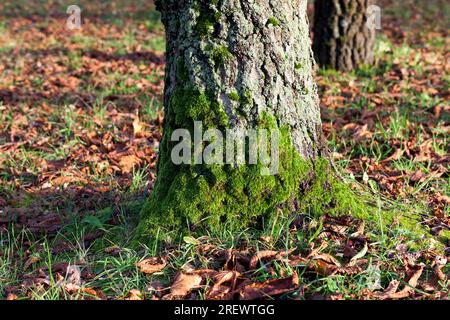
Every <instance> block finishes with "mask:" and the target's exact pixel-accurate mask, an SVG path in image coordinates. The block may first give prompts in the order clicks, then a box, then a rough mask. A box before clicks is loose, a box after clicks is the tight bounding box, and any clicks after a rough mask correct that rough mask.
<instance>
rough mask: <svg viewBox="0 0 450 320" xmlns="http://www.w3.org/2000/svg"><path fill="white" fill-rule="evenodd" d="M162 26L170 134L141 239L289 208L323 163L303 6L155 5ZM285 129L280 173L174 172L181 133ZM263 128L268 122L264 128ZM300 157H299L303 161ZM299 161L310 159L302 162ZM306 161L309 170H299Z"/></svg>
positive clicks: (197, 0)
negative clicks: (196, 127) (199, 127)
mask: <svg viewBox="0 0 450 320" xmlns="http://www.w3.org/2000/svg"><path fill="white" fill-rule="evenodd" d="M156 4H157V8H158V10H160V11H161V13H162V21H163V23H164V25H165V28H166V40H167V49H166V63H167V65H166V76H165V93H164V111H165V119H164V122H165V123H164V136H163V141H162V143H161V148H160V151H159V152H160V154H159V164H158V174H157V182H156V185H155V188H154V190H153V194H152V196H151V198H150V200H149V201H148V202H147V204H146V206H145V207H144V209H143V217H142V221H143V222H141V224H140V227H141V232H144V233H153V234H154V233H155V232H156V231H155V230H156V229H157V228H160V227H162V228H163V229H165V230H166V231H167V230H168V231H170V230H177V228H184V227H188V228H189V230H191V231H192V230H197V228H198V227H199V226H200V225H202V224H205V223H206V224H207V225H208V227H211V226H213V225H215V224H220V223H225V224H228V223H232V222H233V223H234V222H236V221H237V222H238V223H239V226H241V227H246V226H249V225H252V224H254V223H258V221H259V222H260V219H261V217H263V218H264V217H270V216H271V215H273V213H275V212H276V210H277V209H278V208H280V207H282V206H286V205H287V203H290V205H293V204H292V203H293V199H294V200H295V199H296V198H297V197H298V194H299V193H300V191H301V190H300V189H301V188H302V186H303V188H306V187H305V185H306V184H307V181H309V180H311V181H312V179H313V178H312V177H311V174H310V173H309V172H310V169H311V166H312V165H310V164H311V163H314V162H315V159H317V158H318V157H320V156H321V151H322V140H321V132H322V129H321V119H320V110H319V103H318V96H317V90H316V85H315V82H314V78H313V69H314V59H313V53H312V49H311V43H310V38H309V26H308V20H307V15H306V5H307V1H306V0H267V1H255V0H212V1H206V0H159V1H157V2H156ZM267 118H269V119H272V120H270V121H268V122H270V123H271V125H270V128H271V129H274V128H275V127H276V128H277V129H281V130H282V132H283V134H282V143H281V145H280V169H279V172H278V173H277V174H276V175H271V176H262V175H261V174H260V171H259V170H256V169H255V168H258V165H249V164H246V165H236V164H235V165H229V164H224V165H222V166H220V165H206V164H196V165H183V164H182V165H175V164H174V163H173V161H172V160H171V158H170V155H171V151H172V150H173V147H174V144H175V143H174V142H172V141H171V134H172V133H173V132H174V130H175V129H179V128H186V129H188V130H189V131H190V132H192V131H193V123H194V121H202V123H203V125H204V127H205V128H218V129H219V130H222V131H223V130H225V129H229V128H242V129H251V128H261V126H266V127H267V121H266V122H264V121H262V119H267ZM261 123H265V124H263V125H261ZM300 159H301V160H300ZM301 161H304V163H303V162H301ZM305 163H308V164H307V165H306V166H303V164H305Z"/></svg>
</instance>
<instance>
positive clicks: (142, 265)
mask: <svg viewBox="0 0 450 320" xmlns="http://www.w3.org/2000/svg"><path fill="white" fill-rule="evenodd" d="M166 265H167V261H166V258H162V257H153V258H149V259H145V260H143V261H141V262H138V263H136V266H137V267H138V268H139V269H140V271H141V272H143V273H145V274H153V273H155V272H159V271H162V270H163V269H164V268H165V267H166Z"/></svg>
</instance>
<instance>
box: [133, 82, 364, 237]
mask: <svg viewBox="0 0 450 320" xmlns="http://www.w3.org/2000/svg"><path fill="white" fill-rule="evenodd" d="M217 106H220V104H219V103H217V102H215V101H214V100H212V99H210V98H208V96H207V95H206V94H204V93H201V92H198V91H196V90H192V89H184V90H180V91H178V92H177V93H176V94H174V96H173V97H172V99H171V102H170V106H169V111H170V113H169V120H168V121H169V122H171V121H173V122H174V123H172V124H171V125H174V124H176V126H177V127H183V128H189V129H191V128H192V127H191V125H192V121H193V119H195V120H202V121H207V123H209V125H213V124H217V123H218V122H217V119H215V118H216V117H217V116H218V114H221V111H220V110H217ZM171 119H173V120H171ZM222 124H223V125H224V124H225V123H222ZM255 127H256V128H258V129H267V130H268V131H270V130H279V132H280V134H281V136H280V141H279V170H278V174H277V175H262V174H261V169H262V168H263V165H262V164H255V165H249V164H246V165H240V166H233V165H205V164H202V165H174V164H173V163H172V161H171V159H170V152H171V148H172V147H173V145H172V144H171V142H169V141H168V137H170V134H171V132H168V133H166V134H165V138H164V140H163V142H162V145H161V158H160V162H159V167H158V170H159V171H158V181H157V183H156V185H155V189H154V191H153V193H152V196H151V198H150V199H149V201H148V202H147V203H146V205H145V206H144V208H143V210H142V219H141V223H140V226H139V230H138V233H139V234H140V235H141V236H151V235H155V234H156V233H157V232H158V230H159V229H162V230H163V231H164V232H169V231H176V232H184V233H185V232H194V233H196V232H202V231H203V232H204V231H206V230H214V229H219V228H220V227H221V225H223V224H224V223H226V224H227V225H229V226H230V227H231V228H232V229H234V230H236V229H245V228H248V227H256V228H257V227H258V226H261V224H262V222H263V221H264V220H266V221H267V220H268V219H270V218H271V216H273V215H274V214H275V212H276V211H277V210H278V208H292V207H298V208H299V210H300V211H302V212H304V211H309V212H312V213H314V214H315V215H323V214H336V215H339V214H345V215H347V214H355V215H358V214H362V211H363V209H362V208H363V206H361V205H359V204H358V202H357V200H356V199H355V197H352V196H351V191H350V189H349V188H347V187H346V186H345V185H343V184H341V183H340V182H338V180H336V179H335V178H334V176H333V174H332V171H331V169H330V167H329V165H328V161H327V160H326V159H322V158H318V159H315V160H314V161H310V160H305V159H303V158H302V157H301V156H300V154H299V153H298V152H297V151H296V149H295V148H294V146H293V143H292V140H291V135H290V132H289V130H288V129H287V128H286V127H284V126H281V127H279V126H278V124H277V121H276V119H275V118H274V117H272V116H270V115H264V116H262V117H261V118H260V119H259V121H258V123H256V124H255ZM222 128H225V126H223V127H222ZM166 130H167V129H166ZM300 211H299V212H300Z"/></svg>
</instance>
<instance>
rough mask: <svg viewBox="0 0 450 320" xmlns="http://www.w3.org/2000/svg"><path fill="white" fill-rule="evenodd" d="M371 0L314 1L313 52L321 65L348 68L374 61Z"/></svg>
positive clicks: (340, 68) (343, 69)
mask: <svg viewBox="0 0 450 320" xmlns="http://www.w3.org/2000/svg"><path fill="white" fill-rule="evenodd" d="M369 6H370V0H316V2H315V15H314V46H313V48H314V53H315V56H316V60H317V61H318V63H319V64H320V65H321V66H323V67H329V68H332V69H336V70H340V71H346V72H348V71H351V70H354V69H356V68H358V67H359V66H361V65H364V64H371V63H373V59H374V55H373V54H374V44H375V28H374V27H373V26H372V25H371V23H370V22H371V21H370V12H369Z"/></svg>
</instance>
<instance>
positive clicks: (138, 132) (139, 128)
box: [133, 116, 144, 138]
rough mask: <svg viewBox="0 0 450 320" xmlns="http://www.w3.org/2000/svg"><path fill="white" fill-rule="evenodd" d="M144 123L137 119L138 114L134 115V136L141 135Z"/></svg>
mask: <svg viewBox="0 0 450 320" xmlns="http://www.w3.org/2000/svg"><path fill="white" fill-rule="evenodd" d="M143 129H144V124H143V123H142V122H141V121H140V120H139V116H136V117H135V118H134V121H133V132H134V137H135V138H139V137H141V136H142V132H143Z"/></svg>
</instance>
